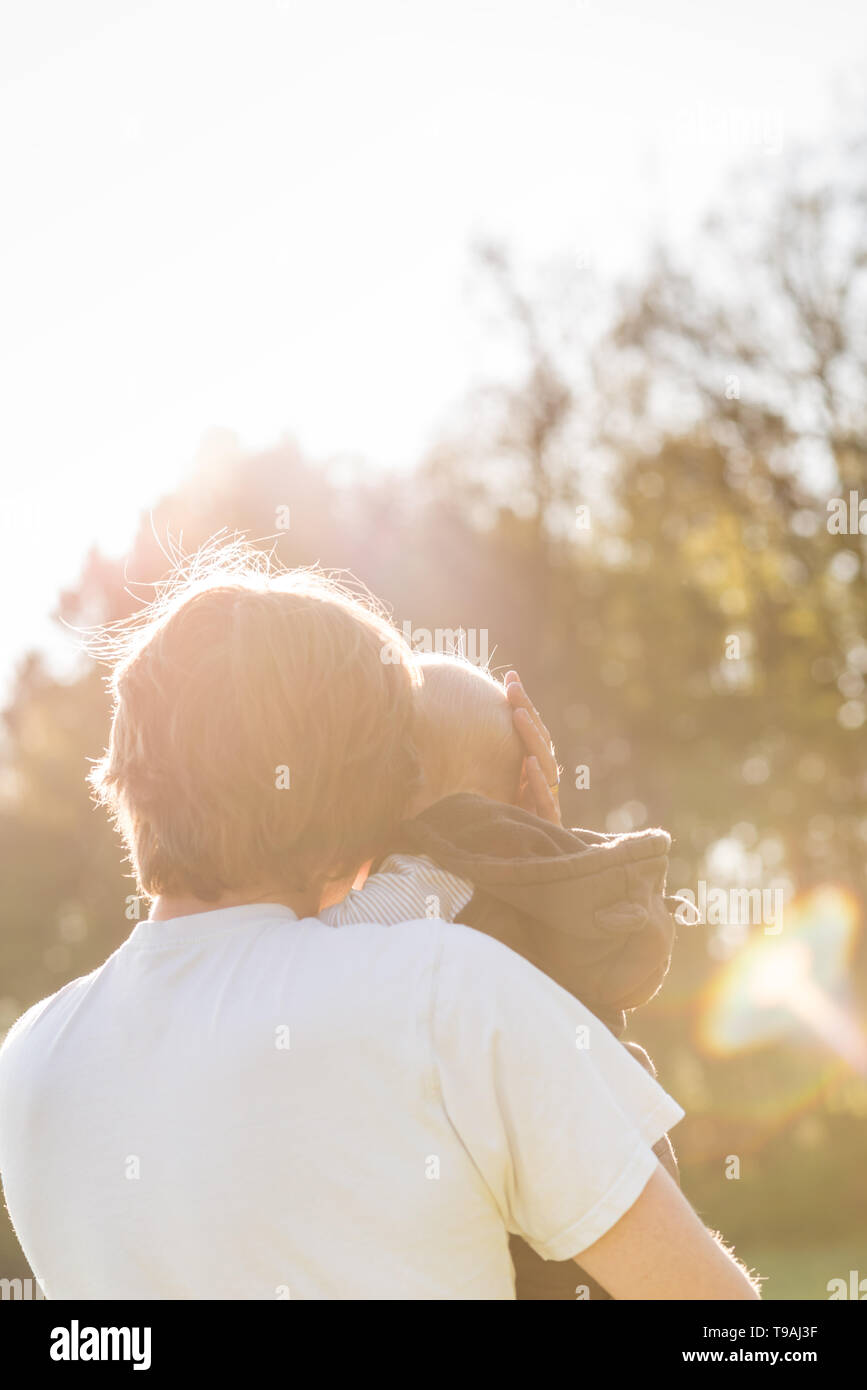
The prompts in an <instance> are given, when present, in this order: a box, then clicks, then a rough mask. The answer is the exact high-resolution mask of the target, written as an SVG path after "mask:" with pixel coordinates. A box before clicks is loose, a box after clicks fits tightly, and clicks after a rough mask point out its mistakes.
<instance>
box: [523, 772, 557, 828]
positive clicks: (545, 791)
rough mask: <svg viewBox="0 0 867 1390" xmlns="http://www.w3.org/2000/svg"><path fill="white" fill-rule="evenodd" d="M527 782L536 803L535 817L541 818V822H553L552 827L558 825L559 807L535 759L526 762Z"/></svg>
mask: <svg viewBox="0 0 867 1390" xmlns="http://www.w3.org/2000/svg"><path fill="white" fill-rule="evenodd" d="M527 780H528V782H529V784H530V789H531V790H532V793H533V799H534V801H535V803H536V815H537V816H541V817H542V819H543V820H547V821H551V822H553V824H554V825H559V824H560V807H559V805H558V803H557V800H556V798H555V797H554V794H553V792H552V790H551V788H550V787H549V785H548V783H547V781H546V780H545V773H544V772H543V771H542V768H541V767H540V765H539V763H538V762H537V760H536V759H535V758H528V760H527Z"/></svg>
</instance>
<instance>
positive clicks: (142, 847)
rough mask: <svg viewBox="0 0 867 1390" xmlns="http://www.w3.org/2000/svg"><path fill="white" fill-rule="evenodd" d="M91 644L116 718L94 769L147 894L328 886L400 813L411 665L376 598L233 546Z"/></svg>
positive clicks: (409, 762) (210, 897)
mask: <svg viewBox="0 0 867 1390" xmlns="http://www.w3.org/2000/svg"><path fill="white" fill-rule="evenodd" d="M95 647H96V652H97V654H98V655H101V656H102V657H103V658H105V657H108V658H109V659H110V660H111V662H112V666H113V670H112V675H111V678H110V687H111V690H112V692H113V695H114V715H113V720H112V727H111V737H110V743H109V748H108V751H107V753H106V754H105V756H104V757H103V758H102V760H101V761H100V762H99V763H98V764H97V766H96V767H95V768H94V769H93V772H92V774H91V778H90V780H91V783H92V786H93V788H94V790H95V792H96V794H97V797H98V799H99V800H100V801H101V802H103V803H104V804H105V805H107V806H108V807H109V809H110V810H111V811H112V813H113V814H114V816H115V819H116V823H117V825H118V827H119V829H120V830H121V832H122V834H123V837H124V840H125V842H126V846H127V849H128V853H129V858H130V861H131V863H132V865H133V868H134V869H135V873H136V877H137V879H138V882H139V885H140V889H141V891H142V893H144V894H146V895H147V896H149V897H155V896H157V895H160V894H164V895H169V896H178V897H194V898H197V899H202V900H205V901H214V900H216V899H218V898H220V897H222V896H223V895H225V894H229V893H235V894H236V893H238V892H244V891H246V890H252V889H265V890H267V891H268V892H272V891H273V892H276V891H279V890H282V891H284V892H299V891H303V892H309V891H311V890H321V887H322V885H323V884H324V883H325V882H326V881H327V880H331V879H341V878H344V877H345V876H347V875H350V874H352V873H354V872H355V870H357V869H358V867H359V866H360V865H361V864H362V863H363V862H365V860H367V859H369V858H371V857H372V856H373V855H375V854H376V853H377V852H378V851H379V849H380V847H381V845H382V844H383V842H384V841H385V839H386V838H387V836H388V834H389V832H390V830H391V829H392V827H393V826H394V825H395V824H396V822H397V821H398V820H399V819H400V817H401V815H402V814H403V812H404V810H405V807H406V803H407V800H408V797H409V796H410V795H411V793H412V791H413V788H414V784H415V778H416V756H415V751H414V744H413V741H412V725H411V721H412V692H413V687H414V685H415V684H417V681H418V674H417V670H416V667H415V663H414V660H413V657H412V653H411V652H410V650H409V648H408V646H407V645H406V643H405V642H403V640H402V638H401V637H400V635H399V634H398V633H397V632H396V631H395V629H394V628H393V627H392V626H391V624H390V623H389V622H388V621H387V620H386V619H385V617H384V616H383V614H382V612H381V611H380V610H378V609H377V608H376V606H375V605H374V604H373V601H372V600H371V599H370V596H369V595H363V596H361V597H360V596H359V595H358V594H357V593H356V592H353V591H352V590H351V589H349V588H348V587H347V586H346V585H345V584H344V583H342V582H339V581H338V580H337V579H335V578H334V577H332V576H331V575H329V574H327V573H325V572H324V571H320V570H318V569H301V570H289V571H287V570H280V569H278V568H277V567H276V566H275V565H274V564H273V563H272V562H271V561H270V559H269V557H267V556H265V555H264V554H263V553H262V552H260V551H255V550H253V549H251V548H249V547H246V546H242V545H239V544H237V543H236V544H234V545H231V546H229V547H227V548H224V549H222V550H218V551H216V552H215V551H213V550H212V551H206V552H204V553H203V554H200V555H199V556H197V557H193V560H192V562H186V563H185V564H184V565H183V567H182V570H181V572H180V573H176V574H175V575H174V576H173V577H172V579H171V580H170V581H168V582H167V583H165V584H163V585H161V586H160V588H159V591H158V596H157V599H156V600H155V601H154V602H153V603H152V604H151V605H150V606H149V607H148V608H147V609H146V610H145V611H144V612H143V613H140V614H139V615H137V617H136V618H135V619H133V620H131V621H130V622H128V623H124V624H121V625H119V626H115V627H113V628H112V629H110V630H109V631H108V632H107V633H104V634H103V635H102V637H101V639H100V640H99V641H98V642H97V643H96V644H95ZM384 653H385V655H384Z"/></svg>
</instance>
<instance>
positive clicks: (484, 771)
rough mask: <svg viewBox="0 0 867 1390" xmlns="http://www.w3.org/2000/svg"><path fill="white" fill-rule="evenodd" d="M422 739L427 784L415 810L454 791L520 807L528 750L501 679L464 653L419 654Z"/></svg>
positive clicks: (418, 721) (419, 742)
mask: <svg viewBox="0 0 867 1390" xmlns="http://www.w3.org/2000/svg"><path fill="white" fill-rule="evenodd" d="M417 659H418V663H419V665H420V667H421V672H422V676H423V683H422V685H421V686H419V687H418V689H417V690H416V692H415V700H416V743H417V745H418V751H419V755H420V759H421V770H422V775H423V785H422V788H421V791H420V793H419V795H418V796H417V798H416V800H415V802H414V804H413V806H412V808H411V813H412V814H414V815H417V814H418V812H419V811H421V810H423V809H424V807H425V806H429V805H430V804H431V803H432V802H434V801H439V800H440V798H441V797H444V796H451V795H452V794H453V793H454V792H475V793H476V795H478V796H486V797H489V798H490V799H491V800H492V801H505V802H508V803H509V804H511V805H515V804H516V803H517V800H518V790H519V787H520V782H521V767H522V764H523V760H524V748H523V745H522V743H521V740H520V738H519V736H518V734H517V732H516V730H515V727H514V724H513V723H512V707H511V705H510V704H509V702H508V700H507V699H506V692H505V690H504V689H503V686H502V685H501V684H500V682H499V681H497V680H495V679H494V677H493V676H491V675H489V674H488V672H487V671H484V670H482V669H481V668H480V667H479V666H474V665H473V664H472V662H469V661H466V660H464V659H463V658H461V657H458V656H441V655H440V654H439V653H438V652H421V653H419V654H418V658H417Z"/></svg>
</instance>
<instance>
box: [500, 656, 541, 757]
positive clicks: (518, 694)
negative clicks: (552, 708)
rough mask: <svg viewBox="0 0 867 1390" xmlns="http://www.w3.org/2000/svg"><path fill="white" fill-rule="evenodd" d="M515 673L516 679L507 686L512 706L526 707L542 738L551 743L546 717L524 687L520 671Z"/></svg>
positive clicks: (507, 694) (516, 707)
mask: <svg viewBox="0 0 867 1390" xmlns="http://www.w3.org/2000/svg"><path fill="white" fill-rule="evenodd" d="M510 674H511V673H510ZM514 675H515V680H513V681H510V682H509V684H508V685H507V686H506V698H507V700H508V701H509V704H510V705H511V706H512V708H513V709H525V710H526V711H527V713H528V714H529V716H530V718H531V719H532V721H533V723H534V724H535V726H536V728H537V729H538V731H539V733H540V735H541V736H542V738H544V739H546V740H547V741H548V743H550V742H551V736H550V734H549V733H548V730H547V729H546V727H545V721H544V719H543V718H542V716H541V714H540V713H539V711H538V710H537V709H536V706H535V705H534V704H533V701H532V700H531V699H530V697H529V695H528V694H527V692H526V690H525V689H524V687H523V685H522V683H521V679H520V677H519V676H518V673H517V672H515V673H514Z"/></svg>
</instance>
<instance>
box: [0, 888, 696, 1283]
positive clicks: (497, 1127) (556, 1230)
mask: <svg viewBox="0 0 867 1390" xmlns="http://www.w3.org/2000/svg"><path fill="white" fill-rule="evenodd" d="M682 1115H683V1111H682V1110H681V1108H680V1106H678V1105H677V1104H676V1103H675V1102H674V1101H673V1100H671V1099H670V1098H669V1097H668V1096H667V1095H666V1094H665V1092H664V1091H663V1090H662V1089H661V1088H660V1086H659V1085H658V1084H657V1083H656V1082H655V1081H654V1080H653V1079H652V1078H651V1077H650V1076H649V1075H648V1073H647V1072H646V1071H645V1070H644V1069H643V1068H642V1067H641V1066H640V1065H639V1064H638V1063H637V1062H636V1061H634V1060H633V1059H632V1058H631V1057H630V1055H629V1053H628V1052H627V1050H626V1049H625V1048H624V1047H622V1046H621V1044H620V1043H619V1042H618V1041H617V1040H616V1039H615V1038H614V1037H613V1036H612V1034H611V1033H609V1032H608V1030H607V1029H606V1028H605V1027H604V1026H603V1025H602V1024H601V1023H600V1022H599V1021H598V1020H597V1019H595V1018H594V1016H593V1015H592V1014H590V1013H589V1012H588V1010H587V1009H585V1008H584V1007H583V1005H581V1004H580V1003H578V1002H577V1001H576V1000H575V999H574V998H573V997H572V996H571V995H570V994H568V993H567V992H566V991H565V990H563V989H561V988H560V987H559V986H558V985H556V984H554V983H553V982H552V981H551V980H549V979H548V978H547V976H545V975H543V974H541V973H540V972H539V971H538V970H536V969H535V968H534V967H533V966H531V965H528V964H527V962H526V961H524V960H523V959H521V957H519V956H517V955H515V953H514V952H512V951H510V950H508V949H507V948H506V947H505V946H502V945H500V944H499V943H498V942H496V941H494V940H492V939H491V938H490V937H488V936H485V935H483V934H482V933H480V932H475V931H472V930H471V929H470V928H468V927H463V926H459V925H450V924H447V923H445V922H442V921H439V920H436V919H430V920H424V921H416V922H404V923H401V924H400V925H399V926H393V927H388V926H373V925H355V926H347V927H340V928H334V927H329V926H327V925H325V924H324V923H322V922H320V921H318V920H312V919H307V920H302V921H299V920H298V919H297V918H296V917H295V914H294V913H292V912H291V911H290V910H289V909H288V908H286V907H282V906H279V905H270V904H269V905H249V906H246V907H240V908H228V909H222V910H217V911H213V912H208V913H204V914H201V915H197V916H193V917H185V918H176V919H174V920H173V921H169V922H150V921H148V922H140V923H139V924H138V925H137V926H136V927H135V928H134V930H133V931H132V933H131V934H130V936H129V938H128V939H127V940H126V941H125V942H124V944H123V945H122V946H120V947H119V949H118V950H117V951H115V952H114V954H113V955H112V956H110V957H109V959H108V960H107V961H106V962H105V964H104V965H102V966H101V967H100V968H99V969H98V970H95V971H94V972H93V974H91V975H87V976H85V977H83V978H82V979H79V980H74V981H73V982H72V983H71V984H68V985H66V986H65V987H64V988H63V989H61V990H60V991H59V992H58V993H57V994H55V995H52V996H51V998H49V999H46V1000H43V1001H42V1002H41V1003H40V1004H37V1005H35V1006H34V1007H33V1008H32V1009H30V1010H29V1011H28V1012H27V1013H26V1014H24V1016H23V1017H22V1018H21V1019H19V1021H18V1022H17V1023H16V1024H15V1026H14V1027H13V1028H12V1030H11V1031H10V1033H9V1034H8V1036H7V1038H6V1041H5V1043H4V1045H3V1047H2V1049H0V1172H2V1177H3V1182H4V1188H5V1195H6V1201H7V1204H8V1207H9V1211H10V1214H11V1216H12V1220H13V1223H14V1225H15V1228H16V1231H17V1233H18V1237H19V1239H20V1241H21V1244H22V1247H23V1249H24V1252H25V1254H26V1256H27V1258H28V1260H29V1261H30V1264H31V1267H32V1268H33V1271H34V1273H35V1274H36V1275H37V1277H39V1278H40V1279H41V1280H42V1281H43V1284H44V1288H45V1292H46V1294H47V1296H48V1297H49V1298H96V1299H107V1298H124V1299H126V1298H200V1299H215V1298H216V1299H221V1298H222V1299H238V1298H244V1299H272V1298H286V1297H290V1298H320V1299H322V1298H327V1299H364V1298H368V1299H509V1298H513V1297H514V1277H513V1270H512V1264H511V1260H510V1258H509V1249H508V1235H507V1233H508V1232H517V1233H518V1234H520V1235H522V1236H524V1237H525V1239H526V1240H528V1241H529V1242H530V1244H531V1245H532V1246H533V1247H534V1249H536V1250H537V1251H538V1252H539V1253H540V1254H541V1255H543V1256H545V1257H548V1258H552V1259H566V1258H568V1257H570V1256H573V1255H576V1254H578V1253H579V1252H580V1251H581V1250H583V1249H585V1248H586V1247H587V1246H588V1245H590V1244H591V1243H592V1242H593V1241H595V1240H596V1239H598V1237H599V1236H601V1235H602V1234H603V1233H604V1232H605V1231H606V1230H608V1228H609V1227H610V1226H612V1225H613V1224H614V1223H615V1222H616V1221H617V1220H618V1218H619V1217H620V1216H621V1215H622V1214H623V1213H624V1212H625V1211H627V1210H628V1208H629V1207H630V1206H631V1205H632V1204H633V1203H634V1202H635V1200H636V1198H637V1197H638V1196H639V1194H640V1192H641V1190H642V1189H643V1187H644V1186H645V1184H646V1182H647V1181H648V1178H649V1177H650V1175H651V1173H652V1172H653V1171H654V1169H655V1167H656V1158H655V1156H654V1154H653V1152H652V1148H651V1145H652V1144H653V1143H654V1142H655V1141H656V1140H658V1139H659V1138H660V1137H661V1136H662V1134H663V1133H664V1132H665V1131H666V1130H667V1129H669V1128H670V1127H671V1126H672V1125H673V1124H675V1123H676V1122H677V1121H678V1120H679V1119H680V1118H681V1117H682Z"/></svg>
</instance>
